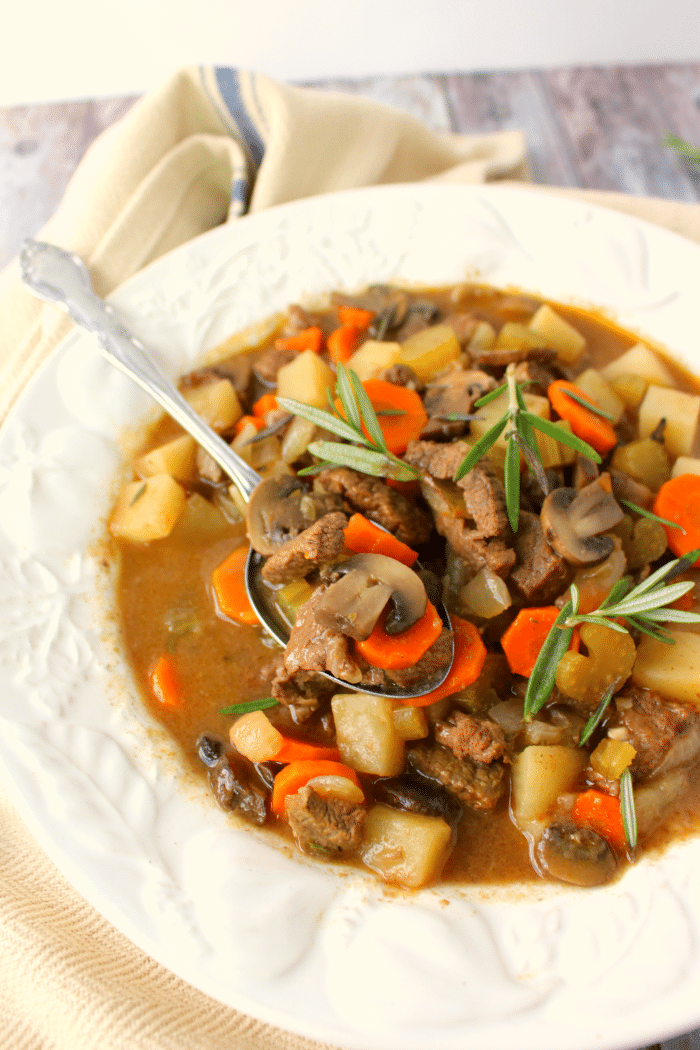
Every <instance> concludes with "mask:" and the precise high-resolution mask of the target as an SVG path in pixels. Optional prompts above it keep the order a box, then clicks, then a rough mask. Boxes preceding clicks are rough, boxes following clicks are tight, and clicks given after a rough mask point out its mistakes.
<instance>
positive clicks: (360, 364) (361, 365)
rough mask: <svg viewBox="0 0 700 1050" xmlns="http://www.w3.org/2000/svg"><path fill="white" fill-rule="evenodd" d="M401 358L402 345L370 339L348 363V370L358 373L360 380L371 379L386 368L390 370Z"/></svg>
mask: <svg viewBox="0 0 700 1050" xmlns="http://www.w3.org/2000/svg"><path fill="white" fill-rule="evenodd" d="M400 358H401V344H400V343H382V342H379V341H378V340H377V339H368V340H367V341H366V342H364V343H363V344H362V346H361V347H360V348H359V350H356V351H355V353H354V354H353V355H352V357H351V358H350V360H349V361H348V363H347V367H348V368H352V370H353V372H357V374H358V376H359V377H360V379H361V380H362V381H363V382H364V381H365V379H371V378H372V377H373V376H376V374H377V372H381V371H382V369H384V368H390V367H391V366H392V365H395V364H396V363H397V361H399V360H400Z"/></svg>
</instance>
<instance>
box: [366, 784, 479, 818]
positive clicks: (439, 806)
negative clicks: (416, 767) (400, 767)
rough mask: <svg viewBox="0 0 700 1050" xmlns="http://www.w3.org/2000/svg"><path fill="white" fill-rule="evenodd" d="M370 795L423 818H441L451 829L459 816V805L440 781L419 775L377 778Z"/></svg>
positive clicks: (460, 810) (388, 804)
mask: <svg viewBox="0 0 700 1050" xmlns="http://www.w3.org/2000/svg"><path fill="white" fill-rule="evenodd" d="M372 794H373V795H374V798H375V800H376V801H377V802H383V803H384V804H385V805H387V806H392V807H393V808H394V809H404V810H407V811H408V812H409V813H420V814H421V815H422V816H425V817H442V819H443V820H445V821H447V823H448V824H449V825H450V827H452V828H454V827H456V826H457V824H458V823H459V819H460V817H461V816H462V807H461V806H460V804H459V802H458V801H457V799H456V798H455V796H454V795H451V794H450V792H449V791H447V790H446V789H445V788H444V787H443V786H442V784H436V783H435V781H434V780H428V778H427V777H423V776H419V775H418V774H417V773H413V774H411V773H403V774H402V775H401V776H398V777H389V778H388V779H386V780H377V781H375V783H374V784H373V785H372Z"/></svg>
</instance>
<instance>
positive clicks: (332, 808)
mask: <svg viewBox="0 0 700 1050" xmlns="http://www.w3.org/2000/svg"><path fill="white" fill-rule="evenodd" d="M285 809H286V814H287V820H288V821H289V826H290V828H291V829H292V832H293V834H294V838H295V839H296V841H297V845H298V846H299V848H300V849H301V850H302V851H303V852H304V853H326V854H328V855H329V856H332V857H340V856H343V855H344V854H348V853H354V852H355V851H356V850H357V848H358V847H359V845H360V843H361V842H362V831H363V829H364V826H365V821H366V819H367V811H366V810H365V808H364V806H361V805H358V804H357V803H356V802H348V801H347V799H343V798H323V797H322V796H321V795H317V794H316V792H315V791H314V789H313V788H312V787H308V786H307V787H303V788H301V789H300V791H299V792H298V793H297V794H296V795H287V801H286V805H285Z"/></svg>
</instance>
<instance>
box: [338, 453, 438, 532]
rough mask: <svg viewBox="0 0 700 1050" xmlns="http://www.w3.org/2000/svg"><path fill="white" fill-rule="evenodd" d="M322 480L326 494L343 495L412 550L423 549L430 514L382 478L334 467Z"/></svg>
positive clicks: (352, 504) (353, 506) (358, 509)
mask: <svg viewBox="0 0 700 1050" xmlns="http://www.w3.org/2000/svg"><path fill="white" fill-rule="evenodd" d="M318 481H319V483H320V484H321V486H322V487H323V488H324V489H325V490H326V492H330V493H338V494H339V495H341V496H343V497H344V498H345V499H346V500H347V502H348V503H349V504H350V506H351V507H352V509H353V510H357V511H360V512H361V513H362V514H364V515H366V517H368V518H371V520H372V521H376V522H377V523H378V524H379V525H381V526H383V528H385V529H388V531H389V532H391V533H393V534H394V535H395V536H396V537H397V538H398V539H400V540H401V541H402V542H403V543H407V544H408V546H409V547H416V546H420V544H421V543H425V542H426V540H427V539H428V537H429V536H430V533H431V529H432V525H431V521H430V517H429V515H428V514H426V512H425V511H424V510H421V509H420V507H415V506H414V505H413V504H412V503H411V502H410V500H407V499H406V497H405V496H404V495H402V493H400V492H397V491H396V489H392V488H391V486H390V485H386V484H385V483H384V482H383V481H380V480H379V478H372V477H369V476H368V475H366V474H358V472H357V471H355V470H349V469H348V468H347V467H334V468H333V469H331V470H322V471H321V472H320V474H319V475H318Z"/></svg>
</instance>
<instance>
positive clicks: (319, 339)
mask: <svg viewBox="0 0 700 1050" xmlns="http://www.w3.org/2000/svg"><path fill="white" fill-rule="evenodd" d="M322 346H323V332H322V331H321V329H320V328H318V327H317V326H316V325H314V326H313V327H312V328H304V329H302V331H301V332H297V333H296V335H290V336H287V338H286V339H276V340H275V349H277V350H294V351H296V352H297V353H301V352H302V351H304V350H313V352H314V353H315V354H318V353H319V352H320V350H321V347H322Z"/></svg>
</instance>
